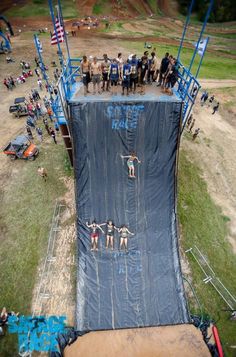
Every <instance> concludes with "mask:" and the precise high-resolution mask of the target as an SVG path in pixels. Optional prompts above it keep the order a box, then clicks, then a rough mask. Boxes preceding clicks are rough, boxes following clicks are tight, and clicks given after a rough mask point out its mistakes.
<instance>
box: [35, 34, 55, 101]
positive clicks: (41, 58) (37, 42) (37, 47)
mask: <svg viewBox="0 0 236 357" xmlns="http://www.w3.org/2000/svg"><path fill="white" fill-rule="evenodd" d="M39 42H40V41H39V38H38V36H37V35H35V34H34V44H35V47H36V50H37V53H38V56H39V61H40V63H41V66H40V70H41V72H42V74H43V79H44V80H45V81H46V83H47V86H48V89H49V94H50V99H51V100H53V97H52V94H51V91H50V83H49V82H48V76H47V74H46V73H45V69H44V68H45V65H44V62H43V57H42V55H41V52H40V48H39Z"/></svg>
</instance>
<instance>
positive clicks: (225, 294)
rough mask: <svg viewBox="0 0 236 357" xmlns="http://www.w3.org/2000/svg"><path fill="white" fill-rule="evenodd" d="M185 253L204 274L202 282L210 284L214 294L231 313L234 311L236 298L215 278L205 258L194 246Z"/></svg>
mask: <svg viewBox="0 0 236 357" xmlns="http://www.w3.org/2000/svg"><path fill="white" fill-rule="evenodd" d="M185 253H190V254H191V255H192V257H193V258H194V259H195V261H196V262H197V264H198V265H199V267H200V269H201V270H202V272H203V273H204V275H205V277H204V278H203V282H204V283H205V284H208V283H210V284H211V285H212V286H213V288H214V289H215V290H216V292H217V293H218V294H219V295H220V296H221V298H222V299H223V300H224V302H225V303H226V304H227V306H228V307H229V308H230V310H231V311H235V310H236V298H235V296H234V295H233V294H231V292H230V291H229V290H228V289H227V288H226V286H225V285H224V284H223V283H222V281H221V280H220V279H219V278H218V277H217V276H216V274H215V272H214V270H213V269H212V267H211V266H210V264H209V263H208V261H207V258H206V257H205V256H204V255H203V253H202V252H201V251H200V249H199V248H198V247H197V246H196V245H194V246H193V247H192V248H190V249H187V250H186V251H185Z"/></svg>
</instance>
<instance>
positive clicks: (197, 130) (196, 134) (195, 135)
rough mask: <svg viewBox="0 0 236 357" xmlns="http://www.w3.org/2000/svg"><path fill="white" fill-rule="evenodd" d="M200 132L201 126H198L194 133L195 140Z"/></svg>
mask: <svg viewBox="0 0 236 357" xmlns="http://www.w3.org/2000/svg"><path fill="white" fill-rule="evenodd" d="M199 133H200V128H197V129H196V130H195V132H194V134H193V139H192V140H193V141H194V140H195V139H196V137H197V136H198V134H199Z"/></svg>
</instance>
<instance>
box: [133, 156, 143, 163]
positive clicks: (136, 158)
mask: <svg viewBox="0 0 236 357" xmlns="http://www.w3.org/2000/svg"><path fill="white" fill-rule="evenodd" d="M134 160H137V161H138V163H139V164H140V163H141V161H140V160H139V158H138V157H137V156H135V158H134Z"/></svg>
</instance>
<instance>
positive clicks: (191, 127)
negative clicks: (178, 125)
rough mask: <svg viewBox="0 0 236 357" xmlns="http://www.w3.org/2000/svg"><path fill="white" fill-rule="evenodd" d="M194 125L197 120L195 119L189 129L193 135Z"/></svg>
mask: <svg viewBox="0 0 236 357" xmlns="http://www.w3.org/2000/svg"><path fill="white" fill-rule="evenodd" d="M194 125H195V118H193V120H192V123H191V124H190V127H189V132H190V133H192V129H193V127H194Z"/></svg>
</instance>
